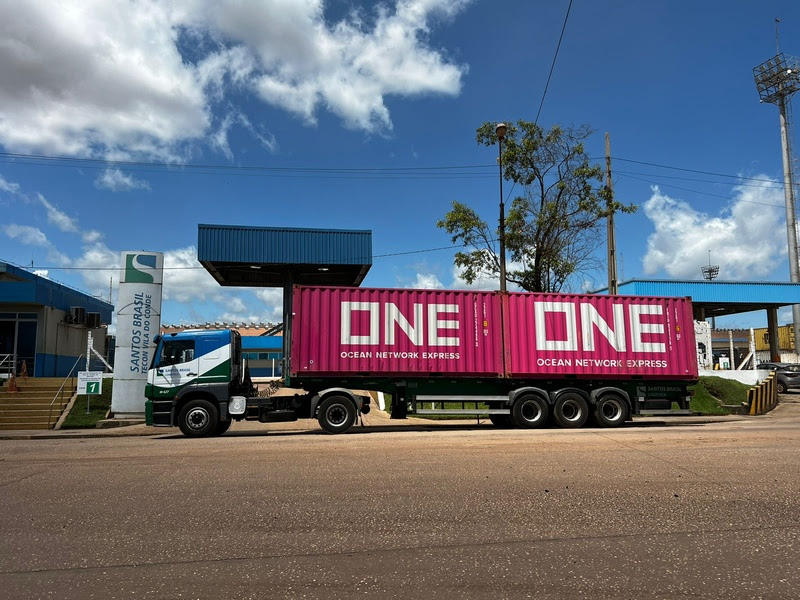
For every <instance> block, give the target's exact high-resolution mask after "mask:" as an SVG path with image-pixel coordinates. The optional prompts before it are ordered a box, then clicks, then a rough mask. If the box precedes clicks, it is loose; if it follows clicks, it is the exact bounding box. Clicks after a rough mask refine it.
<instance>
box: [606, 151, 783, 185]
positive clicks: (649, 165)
mask: <svg viewBox="0 0 800 600" xmlns="http://www.w3.org/2000/svg"><path fill="white" fill-rule="evenodd" d="M592 160H600V159H597V158H593V159H592ZM612 160H617V161H620V162H628V163H635V164H637V165H646V166H648V167H658V168H660V169H672V170H673V171H685V172H687V173H696V174H698V175H713V176H714V177H727V178H730V179H743V180H745V181H762V182H765V183H776V182H775V180H773V179H764V178H763V177H745V176H744V175H728V174H725V173H714V172H713V171H700V170H697V169H686V168H683V167H672V166H669V165H660V164H657V163H651V162H646V161H643V160H633V159H631V158H620V157H618V156H614V157H612Z"/></svg>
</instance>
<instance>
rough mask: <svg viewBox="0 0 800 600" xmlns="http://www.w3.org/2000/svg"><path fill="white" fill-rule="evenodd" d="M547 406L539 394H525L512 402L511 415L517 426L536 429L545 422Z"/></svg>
mask: <svg viewBox="0 0 800 600" xmlns="http://www.w3.org/2000/svg"><path fill="white" fill-rule="evenodd" d="M548 412H549V407H548V406H547V402H546V401H545V399H544V398H542V397H541V396H537V395H535V394H526V395H525V396H522V397H520V398H517V401H516V402H514V406H513V407H512V408H511V417H512V418H513V420H514V423H516V424H517V426H519V427H521V428H523V429H536V428H537V427H542V426H543V425H544V424H545V423H546V422H547V414H548Z"/></svg>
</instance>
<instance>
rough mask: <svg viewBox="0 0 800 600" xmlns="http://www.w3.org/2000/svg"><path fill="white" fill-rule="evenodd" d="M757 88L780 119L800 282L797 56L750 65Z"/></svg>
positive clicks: (797, 314) (797, 327) (795, 314)
mask: <svg viewBox="0 0 800 600" xmlns="http://www.w3.org/2000/svg"><path fill="white" fill-rule="evenodd" d="M753 75H754V76H755V80H756V88H757V89H758V96H759V98H761V102H768V103H770V104H776V105H777V106H778V111H779V113H780V121H781V147H782V149H783V193H784V197H785V199H786V237H787V238H788V240H789V278H790V281H792V283H800V264H798V261H797V226H796V222H797V216H796V213H795V208H794V181H793V177H792V150H791V148H792V144H791V131H790V127H789V123H788V118H787V111H786V105H787V102H788V100H789V98H790V97H791V96H792V94H794V93H795V92H796V91H798V90H800V59H798V58H797V57H794V56H785V55H784V54H783V52H778V54H777V55H776V56H774V57H773V58H771V59H769V60H768V61H767V62H764V63H761V64H760V65H758V66H757V67H755V68H754V69H753ZM792 321H794V340H795V341H794V344H795V352H798V353H800V304H795V305H794V306H792Z"/></svg>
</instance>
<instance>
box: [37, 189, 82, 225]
mask: <svg viewBox="0 0 800 600" xmlns="http://www.w3.org/2000/svg"><path fill="white" fill-rule="evenodd" d="M37 196H38V198H39V202H41V203H42V206H44V207H45V208H46V209H47V222H48V223H52V224H53V225H55V226H56V227H58V228H59V229H60V230H61V231H64V232H66V233H77V232H78V225H77V223H76V222H75V219H73V218H72V217H70V216H69V215H68V214H67V213H65V212H63V211H61V210H59V208H58V207H57V206H55V205H54V204H52V203H51V202H49V201H48V200H47V198H45V197H44V196H42V195H41V194H37Z"/></svg>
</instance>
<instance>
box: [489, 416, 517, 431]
mask: <svg viewBox="0 0 800 600" xmlns="http://www.w3.org/2000/svg"><path fill="white" fill-rule="evenodd" d="M489 420H490V421H491V422H492V425H494V426H495V427H499V428H500V429H511V428H512V427H513V426H514V421H512V420H511V415H489Z"/></svg>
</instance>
